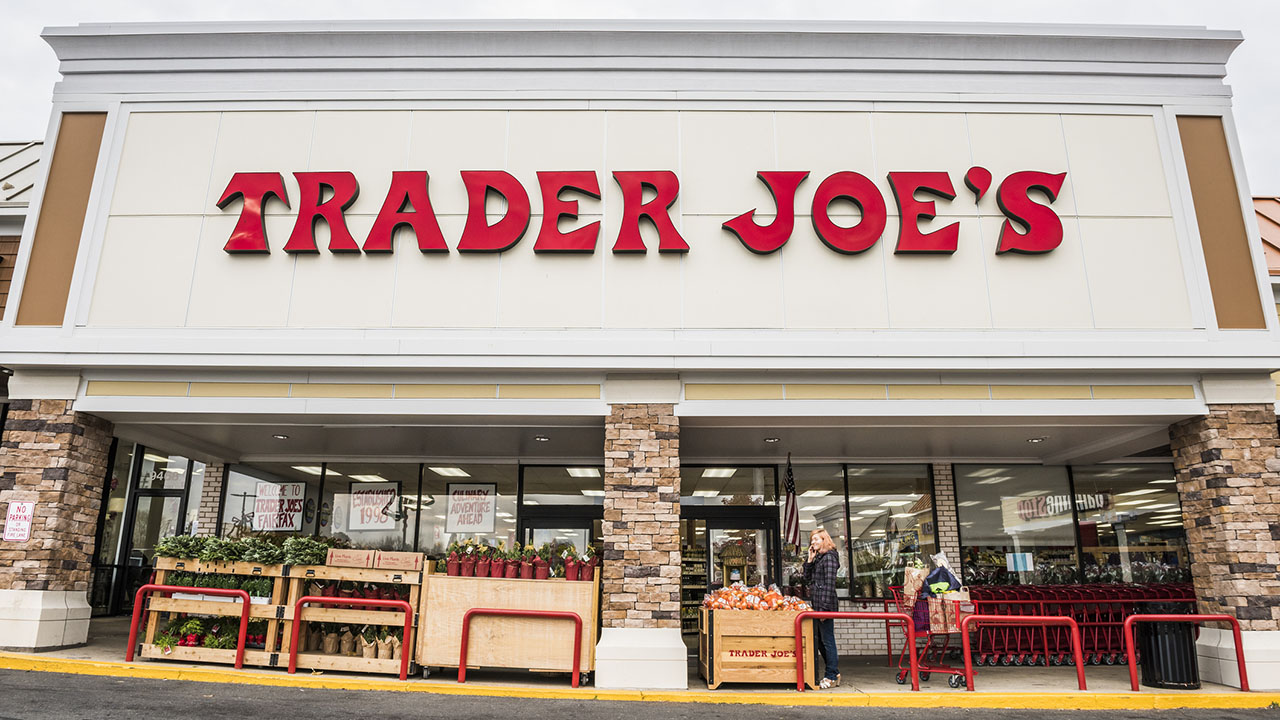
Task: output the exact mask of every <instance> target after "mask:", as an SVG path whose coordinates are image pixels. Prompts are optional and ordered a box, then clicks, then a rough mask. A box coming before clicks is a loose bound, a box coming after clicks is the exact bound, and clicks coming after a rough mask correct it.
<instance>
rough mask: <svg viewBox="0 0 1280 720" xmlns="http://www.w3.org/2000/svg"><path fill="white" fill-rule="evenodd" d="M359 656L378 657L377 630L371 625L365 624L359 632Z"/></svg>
mask: <svg viewBox="0 0 1280 720" xmlns="http://www.w3.org/2000/svg"><path fill="white" fill-rule="evenodd" d="M360 656H361V657H366V658H377V657H378V631H377V629H375V628H374V626H372V625H365V626H364V630H362V631H361V632H360Z"/></svg>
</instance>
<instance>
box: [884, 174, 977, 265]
mask: <svg viewBox="0 0 1280 720" xmlns="http://www.w3.org/2000/svg"><path fill="white" fill-rule="evenodd" d="M889 186H890V187H892V188H893V199H894V201H895V202H897V203H898V223H899V224H898V247H897V249H895V250H894V252H895V253H953V252H955V251H956V246H957V245H958V244H959V240H960V223H951V224H950V225H948V226H946V227H944V228H942V229H941V230H935V231H934V232H931V233H922V232H920V221H921V220H932V219H933V218H934V217H937V213H936V212H935V211H934V204H933V201H932V200H917V199H916V193H917V192H923V193H928V194H930V195H933V196H934V197H939V198H942V199H943V200H951V199H954V198H955V196H956V191H955V188H954V187H952V185H951V176H950V175H948V174H946V173H944V172H891V173H889Z"/></svg>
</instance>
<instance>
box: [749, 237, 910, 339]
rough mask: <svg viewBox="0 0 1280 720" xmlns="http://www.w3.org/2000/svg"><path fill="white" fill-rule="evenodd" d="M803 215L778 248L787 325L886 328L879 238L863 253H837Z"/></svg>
mask: <svg viewBox="0 0 1280 720" xmlns="http://www.w3.org/2000/svg"><path fill="white" fill-rule="evenodd" d="M807 220H808V219H807V218H801V219H799V220H797V222H796V230H795V232H794V233H792V236H791V240H790V241H788V242H787V244H786V245H784V246H783V247H782V250H780V251H779V252H780V253H781V255H782V282H783V290H784V292H785V294H786V317H785V322H786V326H787V327H789V328H831V329H839V330H844V329H866V328H886V327H889V306H888V304H887V301H886V296H887V294H886V292H885V281H884V253H885V249H884V248H885V244H884V242H883V240H882V241H881V242H878V243H876V244H875V247H872V248H871V249H870V250H867V251H866V252H864V253H861V254H858V255H841V254H840V253H837V252H835V251H833V250H831V249H830V248H828V247H827V246H826V245H823V244H822V241H821V240H819V239H818V237H817V235H815V234H814V232H813V228H812V226H810V225H809V224H808V222H807ZM743 252H746V250H745V248H744V249H743Z"/></svg>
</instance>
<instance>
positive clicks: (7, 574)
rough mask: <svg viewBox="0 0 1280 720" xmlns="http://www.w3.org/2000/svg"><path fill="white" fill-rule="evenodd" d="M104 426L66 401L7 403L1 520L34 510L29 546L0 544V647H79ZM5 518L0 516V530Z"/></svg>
mask: <svg viewBox="0 0 1280 720" xmlns="http://www.w3.org/2000/svg"><path fill="white" fill-rule="evenodd" d="M111 432H112V426H111V423H109V422H107V421H105V420H102V419H101V418H97V417H94V416H92V415H86V414H84V413H78V412H75V411H74V410H72V401H70V400H14V401H13V402H11V403H10V405H9V417H8V419H7V420H6V422H5V427H4V435H3V454H0V508H3V510H0V512H6V514H7V509H8V506H9V503H12V502H34V503H35V513H34V518H33V521H32V523H31V538H30V539H29V540H27V541H24V542H0V647H3V648H4V649H15V650H48V649H54V648H58V647H66V646H70V645H79V644H83V643H84V642H85V641H86V640H87V639H88V635H89V616H90V615H91V614H92V610H91V608H90V607H89V602H88V590H89V584H90V582H91V580H92V578H91V577H90V576H91V573H92V569H91V568H92V561H93V550H94V548H93V541H94V533H95V530H96V529H97V523H98V508H99V507H100V505H101V503H102V488H103V481H104V479H105V478H106V474H107V459H108V455H109V454H110V452H111ZM3 519H4V516H3V515H0V523H3Z"/></svg>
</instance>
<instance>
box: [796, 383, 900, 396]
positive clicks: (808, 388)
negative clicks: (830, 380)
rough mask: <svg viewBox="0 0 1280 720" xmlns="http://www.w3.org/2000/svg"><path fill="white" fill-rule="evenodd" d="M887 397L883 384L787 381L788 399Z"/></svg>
mask: <svg viewBox="0 0 1280 720" xmlns="http://www.w3.org/2000/svg"><path fill="white" fill-rule="evenodd" d="M887 397H888V390H887V388H886V387H885V386H884V385H853V384H845V385H840V384H836V385H819V384H807V383H787V399H788V400H884V399H885V398H887Z"/></svg>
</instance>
